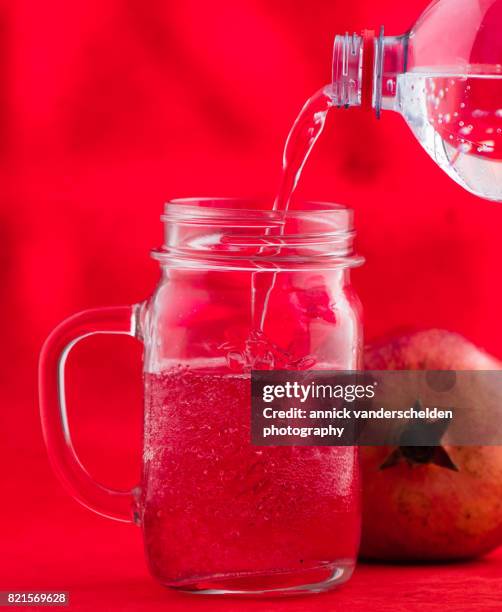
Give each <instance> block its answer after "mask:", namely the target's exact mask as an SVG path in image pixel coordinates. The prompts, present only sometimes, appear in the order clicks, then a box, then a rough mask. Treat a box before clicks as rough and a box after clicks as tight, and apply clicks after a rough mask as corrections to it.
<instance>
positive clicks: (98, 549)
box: [0, 0, 502, 610]
mask: <svg viewBox="0 0 502 612" xmlns="http://www.w3.org/2000/svg"><path fill="white" fill-rule="evenodd" d="M424 6H425V2H423V1H419V0H410V1H409V2H396V1H395V0H382V1H381V2H378V3H377V2H372V1H370V0H358V2H350V3H346V2H342V1H341V0H310V1H308V2H307V1H306V0H289V1H288V2H283V1H280V0H244V1H242V2H230V1H225V0H214V1H213V2H205V1H202V0H183V1H182V2H179V1H178V2H176V1H174V0H170V1H169V0H168V1H160V0H151V1H149V2H140V1H139V0H127V1H126V0H109V1H107V2H98V1H97V0H73V1H72V2H68V1H63V0H47V1H46V2H35V1H34V0H31V1H30V0H17V1H16V2H15V3H14V2H13V3H3V4H2V5H1V7H0V83H1V85H2V88H1V93H0V158H1V165H0V195H1V200H0V202H1V208H0V237H1V244H2V248H1V251H0V256H1V259H2V265H1V266H0V282H1V286H2V300H1V301H0V317H1V320H2V322H3V325H2V351H1V352H0V360H1V367H0V385H1V392H2V398H3V406H2V410H1V411H0V431H1V432H2V443H1V444H0V459H1V465H2V469H1V470H0V478H1V482H0V485H1V490H2V503H1V505H0V524H1V525H2V527H1V528H0V529H1V532H2V533H1V537H0V553H1V554H0V589H9V588H18V587H19V588H20V587H23V588H42V587H44V588H51V589H60V588H67V589H68V590H70V591H71V593H72V595H71V596H72V602H73V604H72V606H73V607H74V608H75V609H78V608H81V609H121V610H125V609H147V605H148V604H151V606H152V608H153V607H154V606H159V607H160V606H162V607H164V608H166V609H170V608H169V606H170V607H171V609H183V608H184V607H188V606H193V607H194V608H197V607H200V608H205V607H207V608H209V609H210V608H215V609H225V608H228V609H241V607H244V606H243V604H241V603H235V602H234V603H231V602H230V603H224V604H223V603H221V601H218V602H217V601H216V600H215V601H207V600H204V601H202V600H195V599H189V598H184V597H182V596H180V595H177V594H172V593H171V594H169V593H168V592H165V591H164V590H162V589H161V588H160V587H158V586H157V585H156V584H155V583H154V582H153V581H152V580H150V579H149V578H148V577H147V574H146V570H145V566H144V561H143V558H142V551H141V543H140V533H139V531H137V530H135V529H134V528H133V527H128V526H121V525H118V524H112V523H110V524H108V523H107V522H105V521H104V520H103V519H100V518H99V517H95V516H92V515H91V514H90V513H87V512H86V511H85V510H84V509H83V508H80V507H78V506H77V505H76V504H75V503H74V502H73V501H71V500H70V499H69V498H68V497H67V496H66V494H65V493H64V491H62V489H61V487H60V485H59V484H58V483H57V482H56V480H55V478H54V477H53V476H52V473H51V471H50V468H49V466H48V462H47V459H46V454H45V450H44V448H43V444H42V440H41V434H40V427H39V422H38V410H37V398H36V375H35V373H36V362H37V358H38V353H39V349H40V346H41V343H42V341H43V339H44V338H45V337H46V336H47V334H48V333H49V331H50V330H51V328H52V327H54V325H55V324H56V323H57V322H58V321H59V320H61V319H62V318H64V317H65V316H68V315H70V314H71V313H73V312H75V311H77V310H80V309H83V308H89V307H94V306H100V305H114V304H122V303H132V302H135V301H138V300H141V299H143V298H145V297H146V296H147V295H148V294H149V293H150V292H151V290H152V288H153V286H154V283H155V281H156V278H157V275H158V271H157V268H156V265H155V264H154V263H153V262H152V261H151V260H149V258H148V251H149V249H150V248H152V247H154V246H156V245H157V244H158V243H159V242H160V240H161V227H160V223H159V220H158V217H159V214H160V212H161V206H162V202H163V201H164V200H166V199H167V198H170V197H176V196H189V195H194V196H198V195H253V194H256V193H260V194H262V193H263V194H268V195H270V196H272V194H273V193H274V189H275V188H276V186H277V183H278V171H279V163H280V157H281V150H282V146H283V143H284V139H285V137H286V134H287V132H288V129H289V127H290V125H291V123H292V121H293V120H294V118H295V116H296V113H297V111H298V110H299V108H300V107H301V105H302V104H303V102H304V100H305V99H306V98H307V97H308V96H309V95H310V94H312V93H313V92H314V91H315V90H316V89H318V88H319V87H320V86H322V85H323V84H324V83H325V82H326V81H327V80H328V79H329V75H330V59H331V45H332V38H333V35H334V33H336V32H344V31H345V30H346V29H348V30H351V29H354V30H357V31H359V30H361V29H362V28H363V27H371V28H374V27H378V26H379V25H380V23H384V24H385V25H386V31H387V33H389V34H391V33H401V32H403V31H405V30H406V29H407V28H408V26H409V25H410V24H411V23H412V22H413V21H414V20H415V18H416V17H417V16H418V15H419V14H420V12H421V11H422V10H423V8H424ZM302 196H303V197H309V198H324V199H328V200H333V201H340V202H344V203H346V204H349V205H351V206H353V207H354V209H355V211H356V219H357V228H358V233H359V240H358V248H359V251H360V252H361V253H362V254H364V255H365V256H366V258H367V263H366V265H365V266H364V267H363V268H362V269H361V270H359V271H357V272H356V273H355V275H354V276H355V282H356V285H357V287H358V290H359V293H360V296H361V299H362V301H363V304H364V307H365V330H366V336H367V338H368V339H371V338H375V337H377V336H379V335H381V334H384V333H387V332H389V331H390V330H392V329H395V328H396V327H403V328H410V327H411V328H418V327H421V328H424V327H430V326H439V327H446V328H449V329H452V330H454V331H458V332H460V333H462V334H464V335H465V336H467V337H468V338H469V339H471V340H472V341H474V342H476V343H477V344H479V345H481V346H484V347H485V348H486V349H487V350H489V351H490V352H492V353H493V354H495V355H496V356H498V357H499V358H500V357H502V342H501V341H502V326H501V325H500V312H501V309H502V289H501V285H500V283H499V282H498V279H499V276H500V256H501V253H500V227H502V207H501V206H497V205H495V204H493V203H489V202H484V201H481V200H478V199H476V198H475V197H474V196H471V195H469V194H468V193H466V192H464V191H462V190H461V188H460V187H458V186H457V185H455V184H454V183H453V182H452V181H450V179H448V178H447V177H446V175H445V174H443V173H442V171H440V170H439V169H438V168H437V167H436V166H435V165H434V163H433V162H432V161H431V160H430V159H429V158H428V157H427V155H426V154H425V153H424V152H423V151H422V149H421V148H420V145H419V144H418V143H417V142H416V141H415V140H414V138H413V136H412V135H411V132H410V131H409V129H408V127H407V126H406V125H405V123H404V121H403V120H402V118H401V117H399V116H398V115H394V114H392V113H386V114H385V113H384V116H383V118H382V120H381V121H380V122H377V120H376V119H375V118H374V117H373V116H372V115H371V114H369V113H366V114H365V113H360V112H358V111H338V112H333V113H332V116H331V118H330V120H329V125H328V129H327V134H325V136H324V137H323V139H322V142H321V143H320V145H319V147H318V149H317V151H315V153H314V155H313V156H312V159H311V162H310V164H309V166H308V167H307V169H306V171H305V178H304V181H303V184H302V186H301V190H300V197H302ZM140 353H141V351H140V347H139V346H138V345H136V344H135V342H134V341H133V340H130V339H129V340H127V339H112V340H110V339H104V338H100V339H93V340H89V341H88V342H87V343H86V344H85V346H81V347H78V348H77V349H76V350H75V352H74V355H72V356H71V358H70V360H69V368H68V378H69V388H68V394H69V398H68V399H69V403H70V412H71V415H70V417H71V421H72V424H73V425H74V430H75V440H76V446H77V449H78V450H79V452H80V454H81V456H82V459H83V461H84V463H85V464H86V465H88V467H89V469H90V471H91V473H93V474H95V475H96V477H97V478H99V480H101V481H103V482H105V483H106V484H110V485H113V486H117V487H120V486H131V485H132V484H134V483H135V482H136V481H137V474H138V469H139V456H140V424H141V377H140ZM501 570H502V558H501V557H500V555H499V556H495V557H491V558H487V559H485V560H482V561H478V562H474V563H472V564H466V565H452V566H441V567H436V566H427V567H423V568H412V567H409V568H395V567H394V568H391V567H377V566H362V567H361V568H360V569H359V570H358V571H357V573H356V576H355V577H354V579H353V580H352V581H351V583H349V584H348V585H347V587H346V588H344V589H343V590H341V591H340V592H339V593H336V594H333V595H329V596H324V597H319V598H313V599H309V600H302V601H295V602H290V603H288V604H282V603H281V604H273V605H272V604H269V603H267V604H259V603H246V604H245V606H246V607H249V608H250V609H274V610H280V609H281V607H287V608H288V609H316V608H317V607H323V606H325V607H327V608H330V607H336V606H340V607H341V608H348V609H361V610H362V609H389V607H392V608H393V609H406V610H410V609H418V607H419V606H420V607H421V606H422V604H425V603H427V604H429V605H434V606H436V608H437V609H445V607H448V606H449V607H451V608H452V609H467V608H468V607H469V606H471V607H472V606H474V605H477V604H479V606H480V607H484V608H485V609H486V607H487V606H488V605H489V603H490V602H493V601H494V600H495V601H496V600H497V598H499V599H500V595H501V586H500V584H501V582H500V574H501Z"/></svg>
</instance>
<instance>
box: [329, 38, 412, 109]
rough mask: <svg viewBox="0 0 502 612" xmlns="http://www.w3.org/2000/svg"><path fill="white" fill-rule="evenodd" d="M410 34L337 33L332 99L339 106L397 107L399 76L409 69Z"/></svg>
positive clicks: (334, 49) (334, 51)
mask: <svg viewBox="0 0 502 612" xmlns="http://www.w3.org/2000/svg"><path fill="white" fill-rule="evenodd" d="M407 49H408V34H404V35H402V36H384V32H383V27H382V28H381V30H380V34H379V35H378V36H375V35H374V33H373V32H369V31H367V30H366V31H364V32H363V33H362V34H361V35H358V34H353V35H352V36H349V35H348V34H344V35H338V36H336V37H335V43H334V47H333V79H332V92H333V99H334V101H335V104H336V105H337V106H344V107H346V108H349V107H352V106H363V107H366V108H373V109H374V110H375V113H376V115H377V117H379V116H380V111H381V110H382V109H384V110H393V109H395V107H396V96H397V78H398V76H399V74H402V73H403V72H406V63H407Z"/></svg>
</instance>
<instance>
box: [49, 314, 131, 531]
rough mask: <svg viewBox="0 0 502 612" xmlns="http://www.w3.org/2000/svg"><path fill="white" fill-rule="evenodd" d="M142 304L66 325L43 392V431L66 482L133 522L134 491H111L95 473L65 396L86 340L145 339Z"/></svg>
mask: <svg viewBox="0 0 502 612" xmlns="http://www.w3.org/2000/svg"><path fill="white" fill-rule="evenodd" d="M139 308H140V305H135V306H119V307H112V308H96V309H93V310H85V311H83V312H80V313H77V314H75V315H73V316H71V317H69V318H68V319H66V320H64V321H63V322H62V323H60V324H59V325H58V326H57V327H56V328H55V329H54V331H53V332H52V333H51V334H50V336H49V337H48V338H47V340H46V341H45V344H44V346H43V348H42V352H41V354H40V364H39V393H40V414H41V419H42V429H43V434H44V439H45V444H46V446H47V451H48V453H49V458H50V460H51V463H52V466H53V468H54V470H55V472H56V474H57V475H58V476H59V478H60V480H61V481H62V483H63V484H64V485H65V486H66V488H67V489H68V490H69V492H70V493H71V494H72V495H73V497H75V499H77V500H78V501H79V502H80V503H81V504H83V505H84V506H86V507H87V508H89V509H90V510H93V511H94V512H97V513H98V514H101V515H102V516H106V517H109V518H112V519H115V520H117V521H121V522H124V523H130V522H133V512H134V506H135V498H134V490H131V491H117V490H114V489H109V488H107V487H105V486H103V485H101V484H99V483H98V482H96V481H95V480H93V478H92V477H91V476H90V474H89V473H88V472H87V470H86V469H85V467H84V466H83V465H82V464H81V463H80V460H79V458H78V456H77V454H76V452H75V449H74V447H73V444H72V439H71V434H70V428H69V424H68V415H67V410H66V398H65V364H66V359H67V357H68V354H69V352H70V351H71V349H72V348H73V347H74V346H75V344H77V342H79V341H80V340H82V339H84V338H87V337H88V336H93V335H95V334H125V335H128V336H133V337H135V338H138V339H139V334H138V333H137V329H138V324H137V320H138V312H139Z"/></svg>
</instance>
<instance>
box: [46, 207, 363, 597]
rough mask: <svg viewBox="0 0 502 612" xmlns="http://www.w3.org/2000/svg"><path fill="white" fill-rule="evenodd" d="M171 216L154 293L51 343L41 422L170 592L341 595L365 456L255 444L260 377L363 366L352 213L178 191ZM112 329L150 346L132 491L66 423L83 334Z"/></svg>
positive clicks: (54, 454) (61, 469)
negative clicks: (77, 446)
mask: <svg viewBox="0 0 502 612" xmlns="http://www.w3.org/2000/svg"><path fill="white" fill-rule="evenodd" d="M163 221H164V227H165V240H164V246H163V247H162V248H160V249H158V250H155V251H154V252H153V257H154V258H155V259H156V260H158V262H159V264H160V267H161V271H162V275H161V279H160V282H159V284H158V286H157V288H156V289H155V291H154V293H153V295H152V297H151V298H150V299H149V300H148V301H147V302H145V303H142V304H138V305H135V306H132V307H123V308H107V309H98V310H92V311H86V312H84V313H80V314H78V315H75V316H74V317H72V318H70V319H68V320H67V321H65V322H63V323H62V324H61V325H60V326H59V327H58V328H57V329H56V330H55V331H54V332H53V333H52V334H51V336H50V337H49V338H48V340H47V342H46V344H45V346H44V349H43V352H42V356H41V367H40V390H41V410H42V423H43V429H44V435H45V439H46V443H47V447H48V450H49V454H50V456H51V459H52V461H53V464H54V466H55V469H56V471H57V472H58V474H59V476H60V477H61V478H62V480H63V481H64V483H65V484H66V485H67V486H68V488H69V489H70V491H71V493H72V494H73V495H74V496H75V497H76V498H77V499H78V500H79V501H80V502H82V503H83V504H84V505H86V506H87V507H89V508H91V509H92V510H94V511H96V512H98V513H100V514H102V515H105V516H108V517H111V518H114V519H117V520H122V521H133V520H134V521H135V522H136V523H137V524H139V525H141V527H142V529H143V534H144V540H145V549H146V555H147V558H148V562H149V566H150V569H151V571H152V573H153V575H154V576H155V577H156V578H157V579H158V580H159V581H160V582H161V583H162V584H164V585H166V586H170V587H174V588H178V589H183V590H189V591H198V592H205V593H220V594H223V593H230V594H262V593H270V594H285V593H292V594H293V593H297V592H305V591H311V592H319V591H325V590H328V589H329V588H332V587H333V586H334V585H336V584H339V583H341V582H344V581H345V580H347V579H348V577H349V576H350V574H351V573H352V570H353V567H354V563H355V558H356V555H357V548H358V544H359V532H360V514H361V511H360V491H359V488H360V481H359V467H358V457H357V450H356V449H355V448H353V447H258V446H253V445H252V444H251V441H250V397H251V392H250V389H251V384H250V376H251V370H252V369H288V370H304V369H337V370H352V369H357V368H358V367H359V366H360V359H361V347H362V335H361V321H360V308H359V301H358V298H357V296H356V294H355V292H354V289H353V287H352V285H351V283H350V268H351V267H353V266H354V265H357V264H359V263H361V259H360V258H359V257H356V256H355V255H354V253H353V238H354V231H353V221H352V212H351V211H350V210H348V209H347V208H344V207H342V206H335V205H328V204H309V205H308V206H305V209H304V210H301V211H299V210H294V211H289V212H288V213H286V215H285V216H282V215H281V213H278V212H273V211H271V210H268V209H266V208H265V207H264V206H262V205H260V204H257V203H255V202H244V201H238V200H224V199H205V200H176V201H173V202H170V203H168V204H166V207H165V214H164V216H163ZM107 332H108V333H125V334H130V335H133V336H135V337H137V338H138V339H140V340H141V341H142V342H143V344H144V385H145V386H144V392H145V419H144V452H143V473H142V477H141V484H140V486H139V487H138V488H137V489H135V490H134V491H125V492H120V491H114V490H110V489H107V488H104V487H103V486H102V485H98V484H97V483H95V482H94V481H93V480H92V479H91V477H90V476H89V475H88V474H87V472H86V471H85V470H84V468H83V467H82V465H81V464H80V462H79V460H78V458H77V457H76V455H75V451H74V449H73V447H72V444H71V436H70V432H69V429H68V422H67V418H66V406H65V399H64V384H62V383H63V382H64V364H65V360H66V356H67V354H68V352H69V350H70V349H71V348H72V346H73V345H74V344H75V343H76V342H77V341H78V340H80V339H82V338H84V337H86V336H88V335H91V334H94V333H107Z"/></svg>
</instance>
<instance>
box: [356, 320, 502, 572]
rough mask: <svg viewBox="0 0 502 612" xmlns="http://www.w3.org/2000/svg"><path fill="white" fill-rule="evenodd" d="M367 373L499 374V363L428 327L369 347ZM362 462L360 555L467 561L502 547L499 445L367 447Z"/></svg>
mask: <svg viewBox="0 0 502 612" xmlns="http://www.w3.org/2000/svg"><path fill="white" fill-rule="evenodd" d="M365 368H366V369H367V370H395V369H398V370H399V369H401V370H404V369H406V370H413V369H427V370H453V369H455V370H499V369H502V363H500V362H499V361H497V360H496V359H495V358H493V357H491V356H490V355H488V354H487V353H485V352H483V351H481V350H480V349H478V348H477V347H476V346H474V345H473V344H472V343H470V342H469V341H467V340H466V339H465V338H463V337H462V336H459V335H458V334H453V333H450V332H447V331H443V330H428V331H422V332H417V333H413V334H409V335H406V336H401V337H397V338H394V339H392V340H390V341H388V342H381V343H379V344H375V345H373V346H370V347H369V348H368V349H367V351H366V353H365ZM501 405H502V398H501ZM475 410H479V411H482V410H483V407H482V406H479V407H477V408H475ZM481 414H482V412H480V415H481ZM361 462H362V471H363V534H362V544H361V555H362V556H363V557H365V558H371V559H382V560H395V561H398V560H409V561H411V560H415V561H434V560H449V559H465V558H469V557H474V556H478V555H481V554H483V553H486V552H488V551H490V550H492V549H494V548H495V547H497V546H498V545H500V544H502V447H497V446H448V445H443V446H441V445H439V446H430V447H409V446H401V447H363V448H362V449H361Z"/></svg>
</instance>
